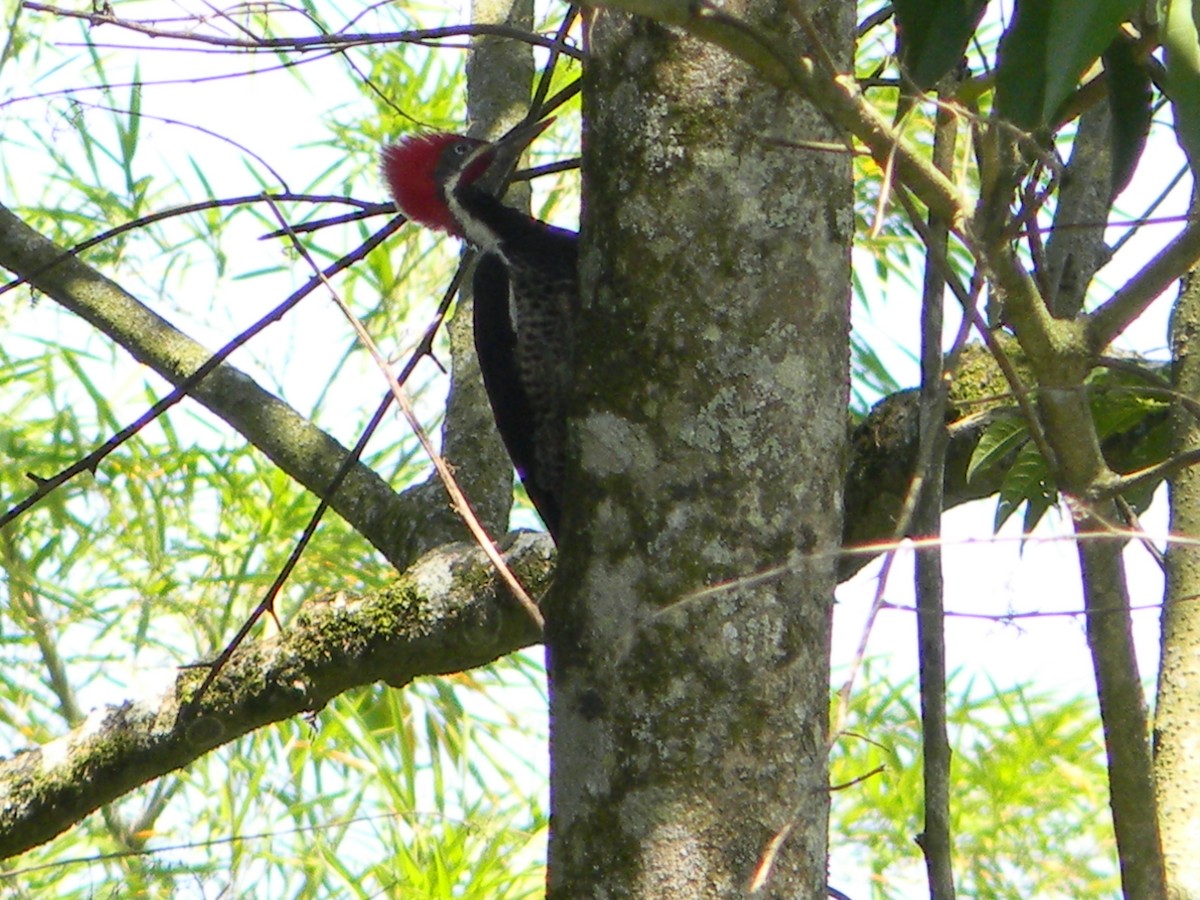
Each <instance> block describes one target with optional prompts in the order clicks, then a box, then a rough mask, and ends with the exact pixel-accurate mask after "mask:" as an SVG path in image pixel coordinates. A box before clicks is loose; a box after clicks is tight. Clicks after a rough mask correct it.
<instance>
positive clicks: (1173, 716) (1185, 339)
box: [1154, 272, 1200, 900]
mask: <svg viewBox="0 0 1200 900" xmlns="http://www.w3.org/2000/svg"><path fill="white" fill-rule="evenodd" d="M1171 332H1172V334H1171V344H1172V352H1173V356H1174V359H1175V389H1176V390H1177V391H1179V392H1180V393H1182V394H1184V395H1186V396H1188V397H1192V398H1193V399H1196V398H1200V354H1198V353H1197V348H1196V347H1193V346H1192V345H1193V344H1194V343H1195V342H1196V341H1197V339H1200V278H1197V277H1196V273H1195V272H1193V273H1192V274H1191V275H1190V276H1189V277H1188V279H1187V282H1186V284H1185V286H1184V288H1183V290H1182V292H1181V293H1180V296H1179V300H1178V302H1177V303H1176V305H1175V312H1174V318H1173V320H1172V329H1171ZM1173 416H1174V449H1175V450H1176V451H1179V450H1184V449H1190V448H1192V447H1195V446H1197V445H1200V425H1198V424H1197V422H1196V419H1195V417H1194V416H1193V415H1192V414H1191V413H1190V412H1188V411H1187V410H1186V409H1184V408H1183V407H1182V406H1181V405H1177V408H1176V409H1175V411H1174V413H1173ZM1170 503H1171V534H1173V535H1176V536H1177V537H1179V538H1182V539H1184V540H1189V539H1190V540H1195V539H1196V538H1197V537H1200V471H1198V470H1197V469H1196V468H1195V467H1192V468H1187V469H1184V470H1183V471H1182V472H1180V473H1179V474H1177V475H1176V476H1175V477H1174V478H1173V479H1172V480H1171V482H1170ZM1198 597H1200V548H1197V547H1195V546H1189V545H1188V544H1186V543H1176V544H1172V545H1171V546H1170V547H1168V548H1167V594H1166V602H1165V604H1164V606H1163V613H1162V663H1161V665H1160V667H1159V680H1158V703H1157V709H1156V714H1155V722H1154V737H1155V746H1154V750H1155V753H1154V775H1155V787H1156V793H1157V797H1158V809H1159V816H1160V825H1161V830H1162V842H1163V854H1164V856H1165V857H1166V865H1167V886H1168V896H1170V897H1174V898H1181V900H1182V898H1193V897H1200V854H1197V852H1196V848H1197V846H1200V689H1198V688H1200V602H1197V598H1198Z"/></svg>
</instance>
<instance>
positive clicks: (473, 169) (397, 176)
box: [380, 134, 492, 237]
mask: <svg viewBox="0 0 1200 900" xmlns="http://www.w3.org/2000/svg"><path fill="white" fill-rule="evenodd" d="M485 146H486V144H485V143H484V142H483V141H477V140H475V139H474V138H468V137H463V136H461V135H457V134H426V135H414V136H412V137H407V138H405V139H404V140H402V141H401V142H400V143H398V144H391V145H389V146H387V147H385V148H384V149H383V158H382V160H381V163H380V171H381V173H382V175H383V180H384V181H386V182H387V186H388V190H389V191H391V194H392V198H393V199H394V200H395V201H396V206H397V207H398V208H399V210H400V212H402V213H404V215H406V216H407V217H408V218H409V219H411V220H412V221H414V222H417V223H418V224H421V225H424V226H425V227H426V228H432V229H434V230H435V231H448V232H449V233H450V234H453V235H455V236H457V237H462V236H463V233H462V229H461V228H460V227H459V226H458V223H456V222H455V221H454V217H453V215H452V214H451V212H450V208H449V206H447V204H446V195H445V191H446V186H447V184H448V183H450V182H454V183H455V184H469V183H470V182H472V181H475V180H476V179H477V178H479V177H480V176H482V175H483V173H484V172H486V171H487V169H488V166H489V165H490V164H491V159H492V154H491V153H479V152H478V151H479V150H480V148H482V147H485Z"/></svg>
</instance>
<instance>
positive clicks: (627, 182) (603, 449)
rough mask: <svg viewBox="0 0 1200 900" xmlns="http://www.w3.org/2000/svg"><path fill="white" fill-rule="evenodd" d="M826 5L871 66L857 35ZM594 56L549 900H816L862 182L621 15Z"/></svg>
mask: <svg viewBox="0 0 1200 900" xmlns="http://www.w3.org/2000/svg"><path fill="white" fill-rule="evenodd" d="M807 5H808V6H809V8H810V10H811V12H812V14H813V15H814V17H815V18H816V19H817V21H819V22H821V23H822V24H823V26H824V27H825V28H827V29H828V31H827V34H826V41H827V44H828V46H829V47H830V48H831V50H832V52H833V53H834V55H835V57H836V58H837V59H838V61H839V63H840V64H843V65H848V59H849V49H850V37H851V34H852V28H853V21H852V19H851V18H850V14H851V13H852V9H851V8H850V7H848V6H846V5H845V4H836V5H835V4H832V3H827V4H825V5H824V6H820V5H819V4H807ZM735 6H736V7H737V8H736V9H730V10H729V11H730V12H732V13H733V14H735V15H738V16H741V17H744V18H747V19H748V20H749V21H750V22H751V23H752V24H753V26H754V27H757V28H761V29H763V30H764V31H765V32H768V33H770V32H773V31H777V30H778V29H780V28H787V27H788V26H787V24H786V23H788V22H790V21H791V20H790V18H789V16H788V14H787V10H786V7H784V6H783V5H781V4H775V3H767V2H748V3H739V4H735ZM592 54H593V55H592V59H591V62H590V65H589V71H588V76H587V77H588V82H587V83H586V86H585V93H584V106H585V116H586V123H587V132H586V135H585V147H584V179H585V189H584V204H585V215H584V222H583V263H582V299H583V312H582V314H581V327H580V333H582V334H586V335H588V336H589V338H588V340H587V341H585V342H582V343H581V345H580V346H579V348H578V359H577V365H576V371H577V372H578V373H579V383H578V385H577V391H576V404H575V408H574V414H573V417H572V429H573V431H572V439H573V441H574V446H575V450H576V453H575V454H574V456H575V460H576V467H575V469H574V471H573V472H572V473H570V474H571V478H570V480H571V483H570V484H569V485H568V489H567V491H568V493H567V501H568V502H567V509H568V514H567V515H568V518H567V521H566V523H565V524H566V534H565V537H564V540H563V542H562V547H561V548H560V556H559V569H558V574H557V576H556V579H555V586H554V588H553V589H552V595H551V599H550V601H549V605H548V609H547V623H548V629H547V641H548V643H549V646H550V676H551V716H552V754H553V763H552V772H551V791H552V799H553V820H552V835H551V841H550V860H549V863H550V896H551V897H555V898H567V897H656V898H657V897H672V898H688V897H700V896H704V897H742V896H744V894H745V891H746V889H747V886H748V885H750V884H751V883H753V882H754V881H755V879H756V878H761V879H763V880H764V881H765V888H764V889H763V891H762V894H761V896H776V897H789V898H790V897H812V896H818V895H819V894H821V893H823V891H824V884H825V857H826V826H827V813H828V793H827V792H828V783H827V769H826V739H827V738H826V730H827V707H828V666H829V658H828V653H829V647H828V642H829V617H830V602H831V599H832V592H833V586H834V582H835V565H834V559H833V555H832V554H833V552H834V551H835V550H836V549H837V546H838V543H839V538H840V534H841V523H840V510H841V505H842V497H841V485H842V472H843V466H844V459H845V450H846V428H845V417H844V416H845V413H844V410H845V404H846V401H847V389H846V388H847V330H848V298H849V281H848V276H849V245H850V238H851V234H852V230H853V226H852V218H851V205H850V204H851V194H850V172H849V162H848V159H847V157H846V156H844V155H838V154H809V153H805V152H802V151H794V150H781V149H779V148H778V147H776V146H773V145H771V144H770V143H768V142H766V141H764V140H763V138H764V137H768V136H769V137H779V138H783V139H785V140H792V141H795V140H800V139H807V140H829V139H830V137H831V133H830V129H829V126H828V125H827V124H826V122H825V121H824V120H823V119H822V118H821V117H820V116H819V115H818V114H816V113H815V112H814V111H813V110H812V109H811V108H810V107H808V106H806V105H805V104H803V103H800V102H798V101H797V100H796V99H795V98H789V97H786V96H784V95H782V94H780V93H779V92H778V91H776V90H775V89H773V88H770V87H768V86H766V85H765V84H764V82H763V81H762V79H761V78H760V77H758V76H757V75H756V74H754V73H752V72H750V71H749V70H748V69H747V68H746V67H745V66H744V65H743V64H741V63H739V62H737V61H735V60H733V59H732V58H731V57H730V56H728V55H727V54H726V53H725V52H724V51H722V50H719V49H716V48H714V47H713V46H711V45H707V44H704V43H701V42H698V41H696V40H695V39H692V38H688V37H684V36H682V35H681V34H680V33H679V32H677V31H676V30H674V29H672V28H669V27H665V26H662V25H659V24H656V23H651V22H648V21H646V20H644V19H636V18H631V17H628V16H626V15H623V14H617V13H613V12H602V13H600V14H598V15H597V17H596V20H595V23H594V27H593V30H592ZM781 562H791V563H794V566H793V567H790V568H789V569H788V570H787V571H786V572H785V573H784V574H782V575H779V576H778V577H774V578H771V579H760V580H757V581H756V580H755V579H753V576H754V574H755V573H756V572H758V571H760V570H762V569H765V568H767V567H770V566H776V565H778V564H779V563H781Z"/></svg>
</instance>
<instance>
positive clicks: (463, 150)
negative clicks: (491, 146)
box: [454, 141, 471, 156]
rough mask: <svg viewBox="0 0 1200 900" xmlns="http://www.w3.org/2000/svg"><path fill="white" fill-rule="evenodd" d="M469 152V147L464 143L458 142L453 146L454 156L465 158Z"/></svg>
mask: <svg viewBox="0 0 1200 900" xmlns="http://www.w3.org/2000/svg"><path fill="white" fill-rule="evenodd" d="M470 151H471V145H470V144H468V143H467V142H466V141H459V142H458V143H457V144H455V145H454V155H455V156H466V155H467V154H468V153H469V152H470Z"/></svg>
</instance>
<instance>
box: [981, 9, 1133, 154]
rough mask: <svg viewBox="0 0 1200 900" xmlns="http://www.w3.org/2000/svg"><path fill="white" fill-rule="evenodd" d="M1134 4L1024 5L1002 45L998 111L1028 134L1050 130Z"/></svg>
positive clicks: (1002, 39)
mask: <svg viewBox="0 0 1200 900" xmlns="http://www.w3.org/2000/svg"><path fill="white" fill-rule="evenodd" d="M1137 7H1138V0H1022V2H1018V3H1017V13H1016V18H1015V19H1014V21H1013V23H1012V25H1011V26H1009V29H1008V31H1006V32H1005V33H1004V37H1003V38H1001V40H1000V50H999V71H998V72H997V75H996V108H997V110H998V111H999V113H1000V115H1002V116H1004V118H1006V119H1008V120H1009V121H1010V122H1012V123H1013V124H1014V125H1018V126H1020V127H1021V128H1025V129H1028V130H1030V131H1032V130H1035V129H1038V128H1041V127H1043V126H1045V125H1048V124H1049V123H1050V122H1052V121H1053V119H1054V112H1055V111H1056V110H1057V109H1058V107H1059V106H1060V105H1062V103H1063V101H1064V100H1066V99H1067V98H1068V97H1070V96H1071V94H1072V92H1073V91H1074V90H1075V86H1076V85H1077V84H1078V83H1079V79H1080V78H1081V77H1082V76H1083V73H1084V72H1086V71H1087V69H1088V67H1090V66H1091V65H1092V63H1094V62H1095V61H1096V60H1097V59H1098V58H1099V57H1100V54H1101V53H1103V52H1104V48H1106V47H1107V46H1108V45H1109V44H1111V43H1112V41H1113V39H1114V38H1115V37H1116V35H1117V29H1118V27H1119V26H1120V24H1121V23H1122V22H1124V21H1125V20H1126V19H1127V18H1128V17H1129V16H1130V15H1132V14H1133V12H1134V11H1135V10H1136V9H1137Z"/></svg>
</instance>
